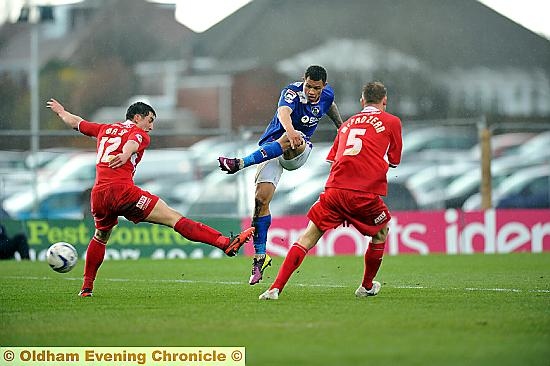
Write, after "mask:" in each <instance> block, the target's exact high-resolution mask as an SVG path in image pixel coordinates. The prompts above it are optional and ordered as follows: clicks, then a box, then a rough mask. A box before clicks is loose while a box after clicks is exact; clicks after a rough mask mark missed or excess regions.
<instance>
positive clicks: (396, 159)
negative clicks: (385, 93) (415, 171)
mask: <svg viewBox="0 0 550 366" xmlns="http://www.w3.org/2000/svg"><path fill="white" fill-rule="evenodd" d="M402 148H403V142H402V139H401V120H400V119H399V118H398V117H396V116H394V115H392V114H390V113H386V112H384V111H381V110H379V109H378V108H375V107H372V106H367V107H365V108H364V109H363V110H362V111H361V112H360V113H358V114H356V115H354V116H352V117H351V118H350V119H348V120H347V121H346V122H344V123H343V124H342V126H340V128H339V129H338V134H337V135H336V139H335V140H334V144H333V145H332V149H331V150H330V152H329V154H328V156H327V160H328V161H332V162H333V164H332V167H331V169H330V175H329V177H328V180H327V183H326V185H325V186H326V187H327V188H329V187H332V188H341V189H349V190H354V191H361V192H368V193H375V194H378V195H381V196H385V195H386V194H387V190H388V182H387V178H386V174H387V172H388V167H389V165H390V164H391V165H393V166H397V165H398V164H399V163H400V162H401V150H402Z"/></svg>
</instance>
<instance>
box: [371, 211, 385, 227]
mask: <svg viewBox="0 0 550 366" xmlns="http://www.w3.org/2000/svg"><path fill="white" fill-rule="evenodd" d="M385 219H386V211H383V212H382V213H381V214H380V215H378V217H377V218H375V219H374V224H375V225H378V224H379V223H381V222H382V221H384V220H385Z"/></svg>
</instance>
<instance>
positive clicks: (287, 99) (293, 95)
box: [284, 89, 297, 103]
mask: <svg viewBox="0 0 550 366" xmlns="http://www.w3.org/2000/svg"><path fill="white" fill-rule="evenodd" d="M296 95H297V94H296V92H295V91H294V90H291V89H287V90H286V92H285V95H284V99H285V102H287V103H292V101H293V100H294V98H296Z"/></svg>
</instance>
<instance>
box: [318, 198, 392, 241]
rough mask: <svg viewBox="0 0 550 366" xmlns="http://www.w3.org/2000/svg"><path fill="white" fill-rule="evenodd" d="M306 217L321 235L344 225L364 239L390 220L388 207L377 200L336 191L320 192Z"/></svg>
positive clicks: (379, 199)
mask: <svg viewBox="0 0 550 366" xmlns="http://www.w3.org/2000/svg"><path fill="white" fill-rule="evenodd" d="M307 217H308V218H309V219H310V220H311V221H312V222H313V223H314V224H315V225H316V226H317V227H318V228H319V229H321V230H323V231H327V230H329V229H334V228H336V227H338V226H340V225H341V224H343V223H344V222H346V221H347V222H348V223H350V224H352V225H353V226H354V227H355V228H356V229H357V230H358V231H359V232H360V233H361V234H362V235H367V236H373V235H375V234H376V233H378V232H379V231H380V230H381V229H383V228H384V227H385V226H386V224H387V223H388V221H390V219H391V216H390V212H389V210H388V207H387V206H386V204H385V203H384V201H382V199H381V198H380V196H378V195H376V194H373V193H362V192H358V191H350V190H347V189H338V188H327V189H326V190H325V191H324V192H322V193H321V196H320V197H319V200H318V201H317V202H315V203H314V204H313V206H311V208H310V209H309V212H308V214H307Z"/></svg>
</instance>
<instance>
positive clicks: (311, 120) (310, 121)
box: [301, 116, 319, 127]
mask: <svg viewBox="0 0 550 366" xmlns="http://www.w3.org/2000/svg"><path fill="white" fill-rule="evenodd" d="M301 121H302V123H303V124H304V125H306V126H310V127H311V126H315V125H316V124H317V123H319V118H317V117H308V116H302V119H301Z"/></svg>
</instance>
